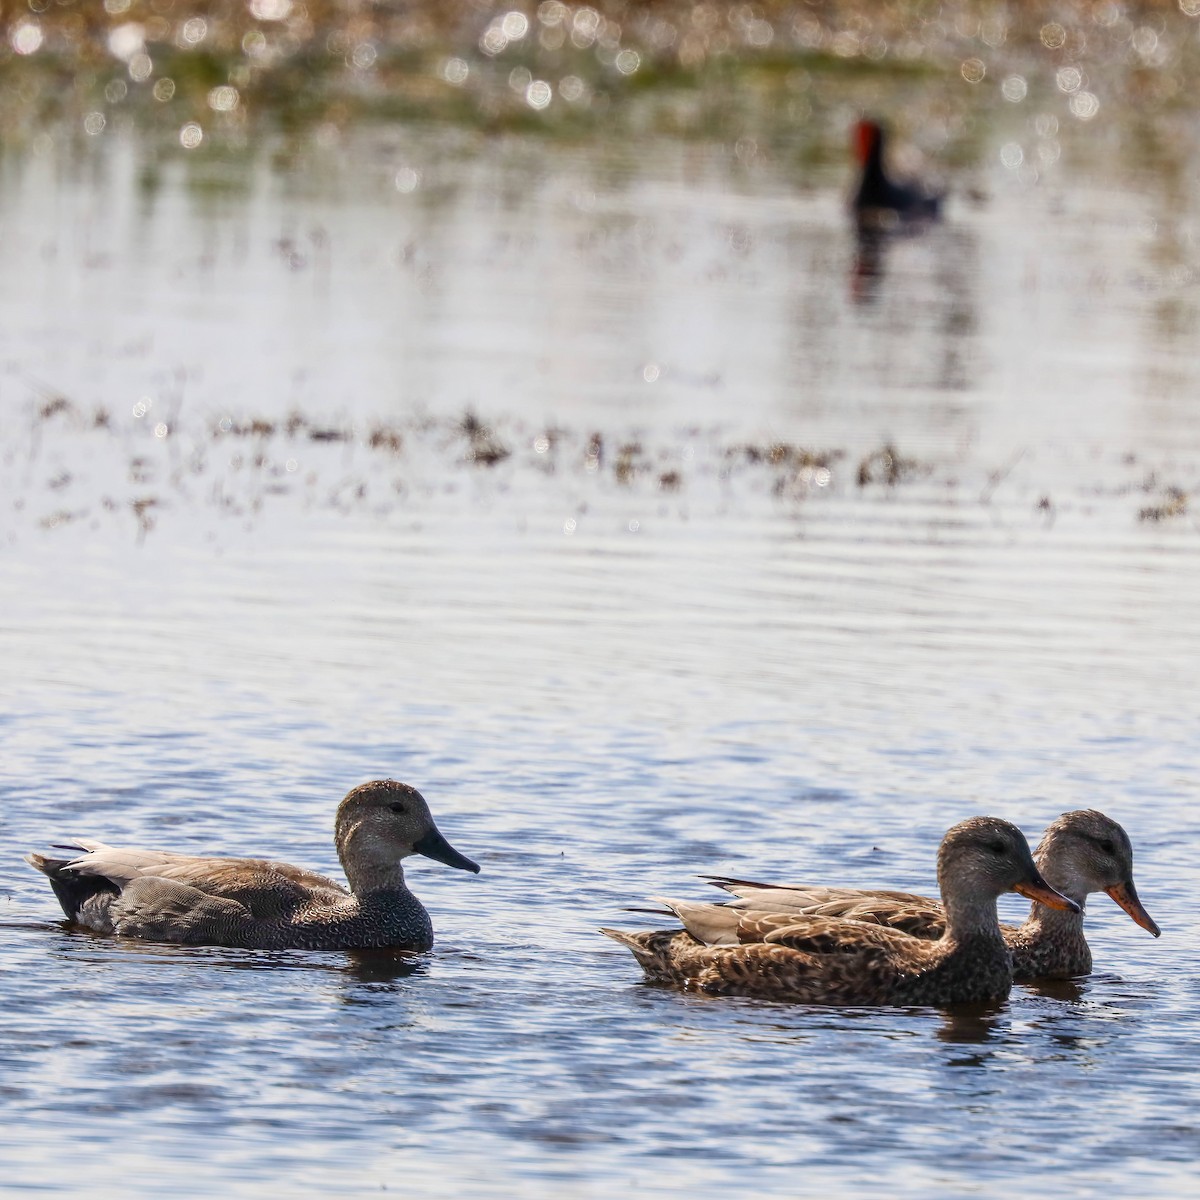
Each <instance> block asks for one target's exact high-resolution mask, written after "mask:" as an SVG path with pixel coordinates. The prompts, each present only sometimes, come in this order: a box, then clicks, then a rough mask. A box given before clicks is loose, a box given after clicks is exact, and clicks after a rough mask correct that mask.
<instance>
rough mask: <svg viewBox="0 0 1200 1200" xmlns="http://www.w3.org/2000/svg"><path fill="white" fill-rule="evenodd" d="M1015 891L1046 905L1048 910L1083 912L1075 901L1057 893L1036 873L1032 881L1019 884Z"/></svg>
mask: <svg viewBox="0 0 1200 1200" xmlns="http://www.w3.org/2000/svg"><path fill="white" fill-rule="evenodd" d="M1013 891H1014V892H1019V893H1020V894H1021V895H1022V896H1025V897H1026V898H1028V899H1030V900H1036V901H1037V903H1038V904H1044V905H1045V906H1046V907H1047V908H1057V909H1058V910H1059V911H1060V912H1073V913H1077V912H1083V909H1082V908H1080V907H1079V905H1078V904H1076V903H1075V901H1074V900H1071V899H1070V898H1068V897H1067V896H1064V895H1062V894H1061V893H1059V892H1056V891H1055V890H1054V889H1053V888H1052V887H1051V886H1050V885H1049V884H1048V883H1047V882H1046V881H1045V880H1044V879H1043V878H1042V877H1041V876H1040V875H1039V874H1037V873H1036V872H1034V876H1033V878H1032V879H1027V880H1025V881H1024V882H1023V883H1018V884H1017V885H1016V887H1014V888H1013Z"/></svg>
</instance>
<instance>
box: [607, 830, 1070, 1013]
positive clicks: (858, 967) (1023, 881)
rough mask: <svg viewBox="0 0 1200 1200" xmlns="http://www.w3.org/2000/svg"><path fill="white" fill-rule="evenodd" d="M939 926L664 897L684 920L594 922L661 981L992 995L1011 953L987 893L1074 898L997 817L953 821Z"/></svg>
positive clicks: (714, 987)
mask: <svg viewBox="0 0 1200 1200" xmlns="http://www.w3.org/2000/svg"><path fill="white" fill-rule="evenodd" d="M937 873H938V884H939V885H940V887H941V890H942V901H943V904H944V905H945V910H946V929H945V932H944V933H943V934H942V936H941V937H940V938H938V939H937V941H928V940H926V939H923V938H917V937H913V936H912V935H911V934H907V933H904V932H902V931H901V930H898V929H887V928H883V927H881V926H878V925H869V924H865V923H863V922H861V921H848V920H843V919H840V918H830V917H810V916H804V915H802V914H797V913H768V912H761V911H760V912H741V911H738V910H737V909H736V908H731V907H729V906H728V905H723V904H697V903H689V902H687V901H675V900H665V901H663V903H664V904H666V906H667V907H668V908H669V909H670V910H671V911H672V912H673V913H674V914H675V915H676V916H677V917H678V918H679V920H680V921H681V922H682V923H683V925H684V930H683V931H679V930H664V931H661V932H656V933H622V932H620V931H619V930H615V929H605V930H602V931H601V932H603V933H606V934H607V935H608V936H609V937H611V938H615V939H616V940H617V941H619V942H622V943H623V944H624V945H626V946H628V947H629V948H630V950H632V951H633V955H634V957H635V958H636V959H637V960H638V962H639V963H640V964H641V965H642V968H643V969H644V970H645V972H646V974H647V975H648V976H649V977H650V978H651V979H655V980H658V981H661V982H666V983H674V984H678V985H682V986H683V987H685V988H692V989H696V990H698V991H703V992H709V993H712V994H715V995H726V996H761V997H764V998H768V999H776V1000H791V1001H796V1002H799V1003H804V1004H956V1003H962V1002H980V1003H982V1002H988V1001H995V1000H1002V999H1004V997H1005V996H1007V995H1008V993H1009V989H1010V988H1011V987H1012V954H1011V952H1010V951H1009V949H1008V946H1007V945H1006V944H1005V941H1004V938H1003V937H1002V936H1001V933H1000V922H999V920H998V919H997V917H996V899H997V897H999V896H1000V895H1001V893H1003V892H1007V891H1015V892H1020V893H1021V894H1022V895H1025V896H1029V897H1031V898H1032V899H1036V900H1039V901H1041V902H1042V903H1043V904H1047V905H1049V906H1050V907H1051V908H1062V909H1077V908H1078V905H1077V904H1076V903H1075V902H1074V901H1073V900H1069V899H1067V898H1066V897H1065V896H1060V895H1059V894H1058V893H1057V892H1056V891H1054V890H1053V889H1052V888H1051V887H1050V886H1049V885H1048V884H1047V883H1046V881H1045V880H1044V879H1043V878H1042V877H1041V875H1039V874H1038V870H1037V867H1036V866H1035V865H1034V862H1033V857H1032V856H1031V855H1030V853H1029V843H1028V842H1026V841H1025V837H1024V835H1023V834H1022V833H1021V831H1020V830H1019V829H1018V828H1017V827H1016V826H1015V825H1010V824H1009V823H1008V822H1007V821H1001V820H999V819H997V818H996V817H972V818H971V819H970V820H969V821H963V822H962V823H961V824H959V825H955V826H954V828H953V829H951V830H950V831H949V832H948V833H947V834H946V836H945V837H944V838H943V839H942V844H941V848H940V849H939V850H938V866H937Z"/></svg>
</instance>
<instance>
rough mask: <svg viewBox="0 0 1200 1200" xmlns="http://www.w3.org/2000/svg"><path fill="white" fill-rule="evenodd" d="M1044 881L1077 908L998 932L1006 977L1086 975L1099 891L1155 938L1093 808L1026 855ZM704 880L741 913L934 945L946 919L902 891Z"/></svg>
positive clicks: (1127, 860) (1120, 842)
mask: <svg viewBox="0 0 1200 1200" xmlns="http://www.w3.org/2000/svg"><path fill="white" fill-rule="evenodd" d="M1033 857H1034V861H1035V862H1036V863H1037V865H1038V869H1039V870H1040V871H1041V872H1042V876H1043V878H1044V879H1045V880H1046V882H1047V883H1049V884H1050V886H1051V887H1052V888H1054V889H1055V891H1058V892H1061V893H1062V894H1063V895H1064V896H1069V897H1070V898H1071V899H1072V900H1074V901H1075V903H1076V904H1077V905H1079V911H1078V912H1070V911H1067V912H1063V911H1061V910H1056V909H1052V908H1049V907H1047V906H1046V905H1045V904H1040V903H1038V902H1037V901H1035V902H1034V905H1033V908H1032V909H1031V910H1030V913H1029V916H1028V917H1026V919H1025V921H1024V922H1023V923H1022V924H1020V925H1002V926H1001V927H1000V928H1001V929H1002V930H1003V932H1004V940H1005V941H1006V942H1008V945H1009V949H1011V950H1012V952H1013V978H1014V979H1016V980H1017V981H1018V982H1022V981H1024V980H1029V979H1070V978H1072V977H1073V976H1077V975H1087V974H1088V973H1089V972H1090V971H1091V969H1092V951H1091V949H1090V947H1089V946H1088V944H1087V939H1086V938H1085V937H1084V936H1083V915H1084V914H1083V910H1084V906H1085V904H1086V902H1087V898H1088V896H1089V895H1090V894H1091V893H1092V892H1106V893H1107V894H1108V895H1109V896H1111V897H1112V898H1113V900H1115V901H1116V902H1117V904H1119V905H1120V906H1121V907H1122V908H1123V909H1124V910H1125V911H1126V912H1127V913H1128V914H1129V915H1130V916H1131V917H1132V918H1133V919H1134V921H1136V922H1137V924H1139V925H1140V926H1141V927H1142V928H1143V929H1147V930H1149V931H1150V932H1151V933H1152V934H1153V935H1154V936H1155V937H1158V936H1159V934H1160V933H1161V930H1160V929H1159V927H1158V926H1157V925H1156V924H1155V922H1154V920H1153V919H1152V918H1151V916H1150V914H1149V913H1148V912H1147V911H1146V910H1145V908H1144V907H1143V906H1142V902H1141V901H1140V900H1139V899H1138V894H1137V888H1135V887H1134V885H1133V847H1132V846H1131V845H1130V842H1129V835H1128V834H1127V833H1126V832H1125V830H1124V829H1122V828H1121V826H1120V825H1118V824H1117V823H1116V821H1114V820H1113V819H1112V818H1111V817H1106V816H1105V815H1104V814H1103V813H1101V812H1096V811H1095V810H1094V809H1080V810H1078V811H1077V812H1069V813H1063V815H1062V816H1061V817H1059V818H1058V820H1056V821H1055V822H1054V823H1053V824H1051V825H1049V826H1048V827H1047V828H1046V832H1045V833H1044V834H1043V835H1042V840H1041V841H1040V842H1039V843H1038V848H1037V849H1036V850H1035V851H1034V854H1033ZM711 881H712V882H713V883H714V884H716V886H717V887H722V888H724V889H725V890H726V891H727V892H732V893H733V894H734V895H735V896H737V897H738V899H737V900H731V901H729V907H731V908H736V909H738V910H740V911H742V912H793V913H803V914H804V915H805V916H813V917H846V918H849V919H850V920H854V921H866V922H869V923H871V924H876V925H887V926H890V927H891V928H892V929H901V930H903V931H904V932H905V933H910V934H912V935H913V936H914V937H922V938H930V939H933V938H940V937H941V936H942V934H943V932H945V928H946V913H945V910H944V909H943V908H942V906H941V905H940V904H939V903H938V902H937V901H936V900H931V899H929V898H927V897H925V896H914V895H912V894H910V893H908V892H884V891H873V890H871V889H859V888H827V887H804V886H802V885H797V886H789V885H786V884H780V885H774V884H766V883H749V882H747V881H745V880H738V879H728V878H725V877H724V876H720V877H717V876H713V877H711Z"/></svg>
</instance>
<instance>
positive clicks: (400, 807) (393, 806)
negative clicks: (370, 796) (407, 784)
mask: <svg viewBox="0 0 1200 1200" xmlns="http://www.w3.org/2000/svg"><path fill="white" fill-rule="evenodd" d="M388 808H390V809H391V810H392V812H394V813H404V812H407V811H408V810H407V809H406V808H405V807H404V805H403V804H389V805H388Z"/></svg>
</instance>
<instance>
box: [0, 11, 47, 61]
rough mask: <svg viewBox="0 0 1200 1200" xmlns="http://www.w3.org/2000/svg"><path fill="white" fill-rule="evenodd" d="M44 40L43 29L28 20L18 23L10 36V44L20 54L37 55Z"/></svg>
mask: <svg viewBox="0 0 1200 1200" xmlns="http://www.w3.org/2000/svg"><path fill="white" fill-rule="evenodd" d="M42 40H43V35H42V27H41V26H40V25H39V24H38V23H37V22H36V21H30V20H28V19H25V20H21V21H18V22H17V23H16V25H14V26H13V29H12V32H11V33H10V34H9V35H8V44H9V45H10V46H11V47H12V48H13V49H14V50H15V51H16V52H17V53H18V54H36V53H37V51H38V48H39V47H40V46H41V44H42Z"/></svg>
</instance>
